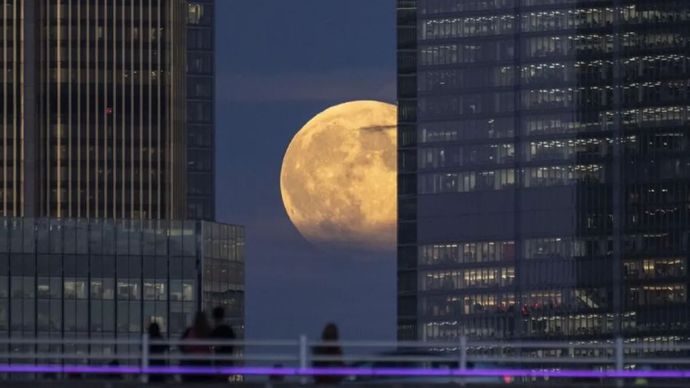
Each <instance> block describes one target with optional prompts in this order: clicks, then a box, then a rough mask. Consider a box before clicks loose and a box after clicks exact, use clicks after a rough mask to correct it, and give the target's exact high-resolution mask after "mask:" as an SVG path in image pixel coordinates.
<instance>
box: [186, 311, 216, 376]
mask: <svg viewBox="0 0 690 388" xmlns="http://www.w3.org/2000/svg"><path fill="white" fill-rule="evenodd" d="M210 335H211V328H210V327H209V324H208V319H207V318H206V314H204V313H203V312H201V311H199V312H197V313H196V315H195V316H194V323H193V324H192V326H191V327H189V328H187V330H185V332H184V334H183V335H182V345H181V346H180V351H181V352H182V353H183V354H184V355H188V356H195V357H197V359H194V360H183V361H182V362H180V364H181V365H183V366H191V367H204V366H211V361H210V360H209V359H208V356H210V355H211V347H210V346H209V345H202V344H199V343H197V342H198V341H208V340H209V339H210ZM185 342H187V343H188V344H187V343H185ZM204 356H206V357H204ZM182 379H183V380H184V381H206V380H209V377H208V376H204V375H185V376H182Z"/></svg>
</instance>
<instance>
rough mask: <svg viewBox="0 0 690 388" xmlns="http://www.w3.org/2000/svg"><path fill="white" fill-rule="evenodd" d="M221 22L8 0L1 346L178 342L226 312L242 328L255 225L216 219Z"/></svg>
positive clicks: (189, 6)
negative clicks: (37, 340) (10, 340)
mask: <svg viewBox="0 0 690 388" xmlns="http://www.w3.org/2000/svg"><path fill="white" fill-rule="evenodd" d="M213 25H214V18H213V1H202V0H199V1H191V0H189V1H188V0H79V1H77V0H0V336H2V335H9V336H13V337H14V336H33V335H38V336H67V337H70V336H76V337H85V336H86V337H91V338H97V337H98V336H128V335H140V334H141V333H142V330H144V329H145V328H146V325H147V324H148V323H150V322H152V321H156V322H159V323H160V324H161V327H162V328H163V330H164V331H165V332H166V333H167V334H168V335H170V336H177V335H179V334H180V333H181V330H182V329H183V328H184V327H185V326H186V325H187V324H188V323H189V321H190V318H191V314H192V313H193V312H195V311H198V310H200V309H205V310H208V309H210V308H211V307H215V306H225V307H226V310H227V312H228V315H229V318H230V321H231V323H232V324H233V325H234V326H235V327H236V329H237V330H238V331H239V334H240V335H241V334H242V331H243V327H244V324H243V311H244V308H243V303H244V302H243V301H244V291H243V290H244V288H243V287H244V285H243V284H244V264H243V261H244V255H243V245H244V230H243V229H242V227H238V226H231V225H222V224H216V223H212V222H206V221H211V220H213V219H214V214H213V212H214V203H213V201H214V194H213V191H214V190H215V188H214V184H213V157H214V148H213V146H214V143H213V131H214V126H213V103H214V99H213V88H214V86H213V82H214V71H213V60H214V59H213V44H214V43H213ZM188 43H189V44H188ZM184 219H190V220H192V221H177V220H184ZM202 219H203V220H204V221H203V222H202V221H200V220H202Z"/></svg>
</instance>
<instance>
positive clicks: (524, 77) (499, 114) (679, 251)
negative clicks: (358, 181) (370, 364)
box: [398, 0, 690, 340]
mask: <svg viewBox="0 0 690 388" xmlns="http://www.w3.org/2000/svg"><path fill="white" fill-rule="evenodd" d="M689 45H690V3H688V2H686V1H679V0H653V1H651V0H650V1H647V0H637V1H626V0H615V1H614V0H591V1H587V2H585V1H574V0H465V1H460V0H398V69H399V70H398V73H399V75H398V94H399V101H400V108H399V112H400V113H399V114H400V117H399V121H400V128H399V185H398V191H399V194H398V195H399V228H398V234H399V236H398V237H399V240H398V241H399V247H398V335H399V337H400V338H419V339H445V340H452V339H454V338H457V337H459V336H461V335H469V336H475V337H483V338H545V337H554V338H558V337H569V338H583V339H593V338H606V337H611V336H614V335H624V336H627V337H637V338H645V339H649V338H662V337H664V338H670V337H674V336H687V333H688V331H689V330H690V327H689V326H688V323H687V322H688V318H690V317H688V314H689V313H690V310H688V303H687V287H688V285H689V282H690V278H688V275H687V259H688V231H689V230H690V228H689V227H690V218H689V216H690V210H689V209H690V191H689V189H690V159H688V157H687V155H688V151H690V142H689V140H690V138H689V137H690V105H688V85H690V57H688V55H687V49H688V47H689Z"/></svg>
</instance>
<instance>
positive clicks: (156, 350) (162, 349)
mask: <svg viewBox="0 0 690 388" xmlns="http://www.w3.org/2000/svg"><path fill="white" fill-rule="evenodd" d="M148 334H149V341H151V342H160V341H163V336H162V335H161V328H160V326H159V325H158V323H156V322H152V323H151V324H150V325H149V328H148ZM167 350H168V348H167V346H165V345H164V344H160V343H158V344H156V343H150V344H149V355H150V359H149V366H153V367H159V366H165V365H166V360H165V359H162V358H157V357H156V355H162V354H165V353H166V352H167ZM149 381H150V382H154V383H160V382H164V381H165V375H164V374H151V375H149Z"/></svg>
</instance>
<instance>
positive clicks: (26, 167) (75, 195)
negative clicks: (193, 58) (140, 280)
mask: <svg viewBox="0 0 690 388" xmlns="http://www.w3.org/2000/svg"><path fill="white" fill-rule="evenodd" d="M2 17H3V26H4V27H5V31H6V34H5V35H4V36H3V37H2V41H3V42H4V43H5V44H4V45H3V53H2V55H3V57H2V58H3V69H4V70H5V71H4V72H3V74H4V77H3V78H4V79H5V82H3V85H5V86H6V87H3V91H2V93H3V104H2V106H3V107H2V111H0V115H1V116H2V118H3V119H4V121H3V129H4V132H3V139H4V141H5V143H4V144H3V150H4V151H5V160H6V164H5V165H4V166H3V171H2V174H3V182H4V185H5V186H6V187H3V192H4V193H5V196H4V199H3V201H2V202H3V206H2V211H3V214H4V215H6V216H44V217H97V218H99V217H100V218H141V219H160V218H180V217H182V216H183V215H184V214H185V210H186V209H185V202H186V199H185V194H184V192H185V190H184V188H185V165H184V163H185V162H184V161H185V148H184V147H185V139H183V136H184V133H185V131H184V125H185V123H184V120H185V113H184V112H185V87H184V82H185V46H184V42H185V29H184V24H185V20H186V8H185V4H184V1H181V0H180V1H178V0H168V1H150V2H147V1H124V2H121V1H106V2H102V1H82V2H74V1H48V2H40V1H31V0H11V1H9V2H4V7H3V10H2ZM173 42H175V44H173Z"/></svg>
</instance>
